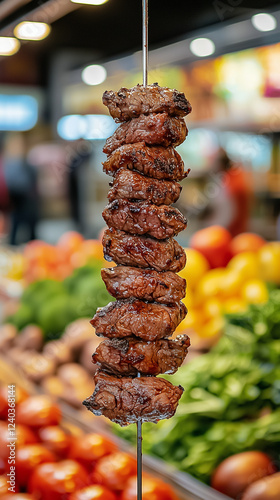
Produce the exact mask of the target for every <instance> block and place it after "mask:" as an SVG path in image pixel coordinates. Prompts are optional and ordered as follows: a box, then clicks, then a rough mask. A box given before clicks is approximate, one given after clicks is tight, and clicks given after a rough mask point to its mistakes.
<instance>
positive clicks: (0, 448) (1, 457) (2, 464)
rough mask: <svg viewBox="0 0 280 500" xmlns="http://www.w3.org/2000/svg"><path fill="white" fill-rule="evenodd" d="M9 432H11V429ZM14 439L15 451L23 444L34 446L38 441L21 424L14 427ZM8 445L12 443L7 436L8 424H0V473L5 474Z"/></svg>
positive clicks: (32, 433)
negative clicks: (15, 438)
mask: <svg viewBox="0 0 280 500" xmlns="http://www.w3.org/2000/svg"><path fill="white" fill-rule="evenodd" d="M10 430H11V431H12V430H13V429H10ZM16 437H17V440H16V447H17V449H18V448H19V447H20V446H24V445H25V444H34V443H37V441H38V439H37V437H36V436H35V434H34V432H32V430H31V429H29V427H26V425H21V424H17V425H16ZM8 443H12V439H10V436H9V430H8V423H7V422H0V473H4V472H7V469H8V467H9V464H8V462H7V460H8V456H9V454H10V448H8V446H7V444H8ZM11 450H12V449H11Z"/></svg>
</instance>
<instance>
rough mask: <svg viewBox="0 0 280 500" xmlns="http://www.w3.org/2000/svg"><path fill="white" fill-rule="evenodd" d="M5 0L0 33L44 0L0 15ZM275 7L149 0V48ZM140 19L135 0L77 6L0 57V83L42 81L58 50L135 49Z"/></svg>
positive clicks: (111, 53) (255, 0)
mask: <svg viewBox="0 0 280 500" xmlns="http://www.w3.org/2000/svg"><path fill="white" fill-rule="evenodd" d="M6 1H7V0H0V34H1V33H5V34H6V33H7V28H9V29H12V27H13V26H14V25H15V24H17V22H18V21H19V20H22V19H28V18H30V16H31V14H32V12H33V11H34V9H36V8H37V10H38V8H39V9H46V5H47V4H48V1H49V0H29V1H28V0H24V1H23V4H24V5H23V6H21V7H20V8H19V9H17V10H15V11H12V12H10V14H9V16H6V17H5V16H4V18H3V16H1V8H2V6H4V4H5V3H6ZM67 2H68V3H70V0H56V4H57V5H59V4H60V3H61V5H62V6H63V5H64V6H65V4H66V3H67ZM72 5H74V4H72ZM279 5H280V3H279V0H278V1H273V0H266V1H260V0H213V1H212V0H210V1H209V0H195V1H192V2H190V1H187V0H171V1H166V0H165V1H164V0H149V46H150V47H156V46H160V45H162V44H165V43H166V42H168V41H174V40H176V39H179V38H180V37H182V36H183V35H186V34H191V33H192V32H193V31H196V30H199V29H203V28H205V27H208V26H210V25H215V24H219V23H221V22H224V21H228V20H230V19H233V18H240V17H247V16H249V15H251V14H253V13H256V12H259V11H263V10H265V11H267V10H268V9H269V7H273V6H279ZM76 7H78V5H76ZM28 11H30V13H28ZM141 19H142V16H141V0H108V2H107V3H105V4H104V5H100V6H79V8H77V10H74V11H72V12H70V13H68V14H66V15H64V16H63V17H61V18H60V19H57V20H55V21H54V22H52V31H51V34H50V35H49V37H48V38H46V39H45V40H43V41H40V42H24V43H23V46H22V48H21V49H20V51H19V52H18V54H16V55H15V56H13V57H11V58H3V57H2V58H0V75H1V76H0V83H1V81H2V83H9V82H10V83H14V81H13V80H14V79H16V81H18V78H19V75H21V80H22V83H30V80H31V81H32V82H33V83H39V84H41V85H45V84H46V82H47V75H48V67H49V64H50V62H51V60H52V58H53V56H54V55H55V54H57V53H58V52H59V51H62V50H71V51H73V49H76V50H79V51H82V50H84V51H85V52H86V53H87V54H88V56H89V58H90V56H91V54H92V55H94V59H95V61H98V60H106V59H110V58H114V57H116V56H118V55H120V54H123V53H129V52H133V51H135V50H139V49H141V37H142V31H141V30H142V27H141ZM4 59H5V60H4ZM8 59H9V61H7V60H8ZM83 62H84V61H82V63H83ZM26 64H27V66H26ZM7 68H8V69H7ZM11 68H13V70H12V71H11ZM23 68H25V71H23ZM27 69H28V71H27Z"/></svg>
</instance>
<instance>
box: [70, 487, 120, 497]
mask: <svg viewBox="0 0 280 500" xmlns="http://www.w3.org/2000/svg"><path fill="white" fill-rule="evenodd" d="M69 500H117V497H116V495H115V493H113V492H112V491H110V490H108V489H107V488H105V487H104V486H101V485H99V484H94V485H92V486H88V487H87V488H83V489H82V490H79V491H76V492H75V493H72V495H70V497H69Z"/></svg>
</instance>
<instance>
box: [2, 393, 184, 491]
mask: <svg viewBox="0 0 280 500" xmlns="http://www.w3.org/2000/svg"><path fill="white" fill-rule="evenodd" d="M17 400H18V402H17V405H16V422H17V423H16V434H17V445H16V473H15V474H16V492H15V493H12V492H9V491H8V487H9V485H8V483H7V475H6V474H7V473H8V472H9V468H10V466H9V464H8V456H9V448H8V447H7V442H8V441H9V439H8V422H7V415H8V406H7V391H6V388H4V387H1V388H0V498H1V500H12V499H13V500H24V499H25V500H66V499H69V500H136V498H137V491H136V460H135V459H134V458H133V457H132V456H130V455H129V454H127V453H124V452H121V451H120V450H118V448H117V446H116V445H115V443H114V442H112V441H111V440H110V439H108V438H107V437H105V436H103V435H101V434H96V433H91V434H84V433H83V432H82V431H81V430H80V429H79V428H77V427H75V426H73V425H71V424H67V423H63V422H62V415H61V411H60V408H59V407H58V406H57V405H56V404H54V403H53V401H52V400H51V399H50V398H49V397H48V396H45V395H36V396H32V397H28V395H27V394H25V393H24V392H23V391H22V390H20V389H19V388H17ZM143 500H178V499H177V496H176V495H175V493H174V492H173V490H172V489H171V488H170V486H169V485H168V484H166V483H164V482H163V481H161V480H159V479H155V478H153V477H151V476H149V475H147V474H144V479H143Z"/></svg>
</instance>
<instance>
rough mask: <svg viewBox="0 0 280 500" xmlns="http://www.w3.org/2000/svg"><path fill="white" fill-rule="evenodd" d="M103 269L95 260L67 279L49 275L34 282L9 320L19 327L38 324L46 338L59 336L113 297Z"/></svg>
mask: <svg viewBox="0 0 280 500" xmlns="http://www.w3.org/2000/svg"><path fill="white" fill-rule="evenodd" d="M100 270H101V265H99V264H98V263H95V262H92V263H90V264H87V265H86V266H84V267H80V268H79V269H76V270H75V271H74V272H73V274H72V275H71V276H70V277H68V278H66V279H65V280H64V281H63V282H61V281H55V280H50V279H49V280H41V281H35V282H34V283H31V285H29V286H28V287H27V288H26V290H25V291H24V293H23V295H22V298H21V304H20V307H19V309H18V311H17V312H16V314H14V315H13V316H11V317H10V318H8V319H7V322H9V323H12V324H14V325H15V326H16V327H17V328H18V329H19V330H21V329H22V328H24V327H25V326H27V325H29V324H35V325H38V326H40V327H41V328H42V330H43V332H44V337H45V340H46V341H48V340H53V339H57V338H59V337H60V336H61V335H62V333H63V331H64V329H65V327H66V326H67V325H68V324H69V323H71V322H72V321H74V320H75V319H78V318H84V317H90V316H92V315H93V314H95V312H96V309H97V308H98V307H102V306H104V305H106V304H107V303H108V302H110V300H112V297H111V296H110V295H109V294H108V292H107V290H106V288H105V285H104V283H103V281H102V279H101V276H100Z"/></svg>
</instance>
